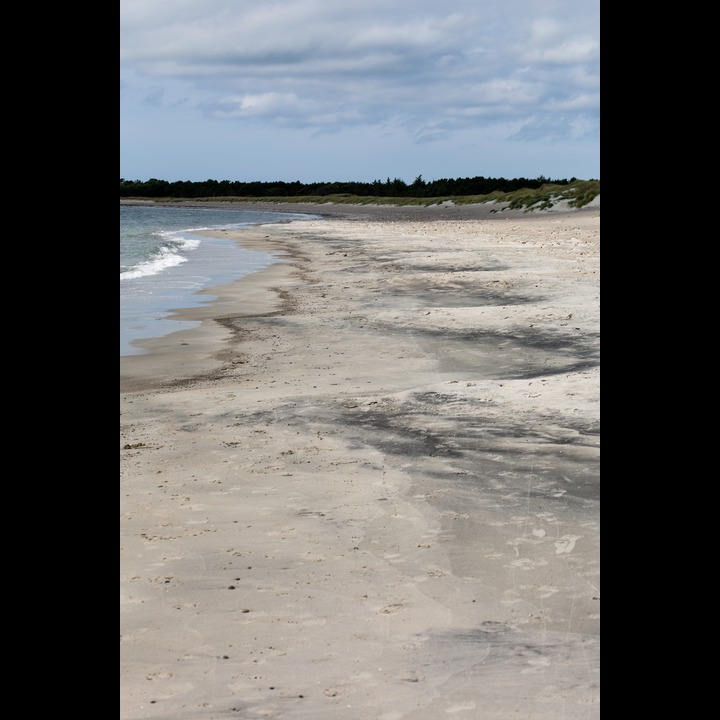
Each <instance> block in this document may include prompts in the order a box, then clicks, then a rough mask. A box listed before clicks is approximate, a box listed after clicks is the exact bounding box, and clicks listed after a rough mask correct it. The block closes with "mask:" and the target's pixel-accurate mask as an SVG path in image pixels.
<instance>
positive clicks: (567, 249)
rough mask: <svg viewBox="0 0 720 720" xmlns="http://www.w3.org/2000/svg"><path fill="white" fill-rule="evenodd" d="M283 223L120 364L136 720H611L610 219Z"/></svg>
mask: <svg viewBox="0 0 720 720" xmlns="http://www.w3.org/2000/svg"><path fill="white" fill-rule="evenodd" d="M259 205H260V206H261V207H262V209H272V210H280V211H282V210H287V211H288V212H300V213H303V212H307V213H313V214H319V215H322V216H323V219H319V220H303V221H296V222H289V223H281V224H273V225H262V226H257V227H250V228H243V229H238V230H223V231H210V232H222V233H224V234H225V235H226V236H227V237H231V238H233V239H234V240H236V241H237V242H238V243H239V244H241V245H242V246H243V247H246V248H249V249H254V250H261V251H263V252H269V253H272V254H273V255H274V256H275V257H276V259H277V262H274V263H273V264H271V265H270V266H268V267H266V268H263V269H261V270H259V271H257V272H253V273H251V274H249V275H247V276H245V277H243V278H241V279H240V280H238V281H237V282H234V283H231V284H228V285H223V286H220V287H214V288H211V289H209V290H207V291H206V292H208V294H210V295H212V296H213V298H214V299H213V301H212V302H209V303H206V304H203V305H201V306H199V307H194V308H189V309H186V310H180V311H177V312H176V313H175V315H176V317H178V318H179V319H184V320H192V321H199V322H200V326H199V327H196V328H193V329H190V330H187V331H182V332H178V333H174V334H172V335H168V336H166V337H163V338H156V339H152V340H147V341H144V342H143V343H142V346H143V347H144V348H146V349H147V350H149V351H150V352H148V353H147V354H143V355H135V356H130V357H122V358H121V361H120V406H121V407H120V413H121V414H120V626H121V627H120V629H121V638H120V717H121V720H140V719H153V720H215V719H220V718H243V719H245V718H253V719H254V718H284V719H290V720H296V719H300V718H303V719H308V720H366V719H373V720H436V719H437V718H443V717H450V718H456V719H458V720H471V719H472V720H475V719H478V718H479V719H482V720H507V718H512V717H518V718H532V719H533V720H558V719H560V718H567V719H568V720H570V719H572V720H586V719H587V720H595V719H596V718H599V716H600V678H599V676H600V661H599V657H600V638H599V635H600V632H599V631H600V507H599V495H600V488H599V475H600V472H599V465H600V459H599V455H600V430H599V421H600V380H599V378H600V210H599V206H598V207H595V206H592V207H588V208H584V209H581V210H568V209H562V210H559V211H555V212H553V211H549V212H529V213H526V212H522V211H507V210H505V211H502V212H497V213H493V212H491V208H489V207H486V206H453V205H444V206H442V207H440V206H435V207H429V208H422V207H419V206H417V207H404V208H400V207H398V208H392V207H387V206H340V205H336V206H329V205H310V206H305V205H299V204H294V203H288V204H286V205H285V204H283V205H278V204H273V205H272V207H268V205H267V204H259ZM247 206H248V207H249V208H250V207H254V206H252V204H248V205H247Z"/></svg>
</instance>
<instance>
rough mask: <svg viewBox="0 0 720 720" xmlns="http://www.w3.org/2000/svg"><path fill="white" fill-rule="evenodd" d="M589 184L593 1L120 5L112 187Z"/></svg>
mask: <svg viewBox="0 0 720 720" xmlns="http://www.w3.org/2000/svg"><path fill="white" fill-rule="evenodd" d="M418 176H421V177H422V178H423V179H424V180H426V181H428V182H430V181H433V180H440V179H454V178H472V177H478V176H481V177H488V178H490V177H493V178H521V177H524V178H533V179H534V178H538V177H541V176H543V177H546V178H549V179H568V180H569V179H571V178H578V179H580V180H590V179H599V178H600V0H358V2H350V0H120V177H121V178H124V179H125V180H141V181H145V180H149V179H151V178H157V179H160V180H167V181H168V182H175V181H181V180H187V181H191V182H200V181H204V180H209V179H210V180H218V181H220V180H230V181H240V182H254V181H260V182H274V181H278V180H282V181H286V182H294V181H299V182H302V183H311V182H336V181H337V182H343V181H348V182H349V181H357V182H373V181H374V180H381V181H383V182H384V181H386V180H387V179H391V180H393V179H395V178H399V179H401V180H404V181H405V182H407V183H412V182H413V181H414V180H415V179H416V178H417V177H418Z"/></svg>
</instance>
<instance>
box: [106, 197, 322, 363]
mask: <svg viewBox="0 0 720 720" xmlns="http://www.w3.org/2000/svg"><path fill="white" fill-rule="evenodd" d="M317 217H318V216H317V215H307V214H301V213H281V212H265V211H262V212H254V211H249V210H235V209H230V208H228V209H225V208H202V207H200V208H198V207H158V206H154V207H150V206H142V205H137V206H136V205H121V206H120V355H139V354H142V353H144V352H146V351H145V350H143V349H142V348H139V347H137V346H136V345H134V342H135V341H137V340H141V339H147V338H157V337H164V336H165V335H169V334H170V333H173V332H176V331H177V330H184V329H188V328H191V327H194V326H197V325H199V323H197V322H185V321H180V320H174V319H171V318H169V317H168V314H169V313H170V312H171V311H172V310H176V309H180V308H190V307H196V306H197V305H200V304H202V303H207V302H211V301H212V300H213V296H212V295H198V291H200V290H203V289H205V288H207V287H211V286H214V285H224V284H227V283H230V282H233V281H234V280H237V279H238V278H240V277H242V276H243V275H247V274H248V273H251V272H255V271H256V270H260V269H262V268H264V267H267V266H268V265H270V264H271V263H272V262H273V261H274V257H273V256H272V255H271V254H269V253H263V252H257V251H254V250H247V249H245V248H243V247H241V246H240V245H238V244H237V243H236V242H235V241H233V240H230V239H229V238H222V237H219V238H208V237H203V236H201V235H198V234H197V231H198V230H208V229H219V228H240V227H247V226H250V225H263V224H267V223H278V222H290V221H291V220H310V219H315V218H317Z"/></svg>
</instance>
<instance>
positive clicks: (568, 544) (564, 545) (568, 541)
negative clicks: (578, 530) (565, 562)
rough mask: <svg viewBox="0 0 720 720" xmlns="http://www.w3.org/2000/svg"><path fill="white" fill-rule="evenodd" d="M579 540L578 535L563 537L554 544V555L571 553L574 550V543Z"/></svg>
mask: <svg viewBox="0 0 720 720" xmlns="http://www.w3.org/2000/svg"><path fill="white" fill-rule="evenodd" d="M579 539H580V535H564V536H563V537H561V538H560V539H559V540H557V541H556V542H555V554H556V555H562V554H563V553H569V552H572V551H573V549H574V548H575V542H576V541H577V540H579Z"/></svg>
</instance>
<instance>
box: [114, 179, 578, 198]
mask: <svg viewBox="0 0 720 720" xmlns="http://www.w3.org/2000/svg"><path fill="white" fill-rule="evenodd" d="M576 181H577V178H574V177H573V178H571V179H570V180H551V179H549V178H546V177H544V176H542V175H541V176H540V177H537V178H532V179H531V178H513V179H511V180H508V179H506V178H486V177H482V176H478V177H473V178H456V179H447V178H443V179H441V180H432V181H430V182H426V181H425V180H423V177H422V175H418V176H417V177H416V178H415V180H414V181H413V182H412V183H409V184H408V183H406V182H405V181H404V180H400V179H399V178H395V179H394V180H390V178H387V180H385V181H384V182H383V181H382V180H374V181H373V182H318V183H301V182H299V181H295V182H285V181H277V182H240V181H230V180H219V181H218V180H205V181H203V182H190V181H188V180H178V181H175V182H168V181H167V180H158V179H156V178H151V179H150V180H124V179H123V178H120V197H145V198H208V197H299V196H303V195H340V194H347V195H358V196H372V197H418V198H421V197H447V196H461V195H489V194H490V193H493V192H513V191H515V190H523V189H526V188H528V189H538V188H540V187H542V186H543V185H545V184H555V185H568V184H570V183H573V182H576Z"/></svg>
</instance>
